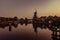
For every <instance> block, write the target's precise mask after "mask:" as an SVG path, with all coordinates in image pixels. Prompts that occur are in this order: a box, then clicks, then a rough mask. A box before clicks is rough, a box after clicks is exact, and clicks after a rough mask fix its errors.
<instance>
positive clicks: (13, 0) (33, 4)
mask: <svg viewBox="0 0 60 40" xmlns="http://www.w3.org/2000/svg"><path fill="white" fill-rule="evenodd" d="M35 9H36V10H37V13H38V14H37V15H38V17H40V16H49V15H52V16H54V15H57V16H60V0H0V16H3V17H14V16H17V17H18V18H25V17H27V18H32V17H33V15H34V11H35Z"/></svg>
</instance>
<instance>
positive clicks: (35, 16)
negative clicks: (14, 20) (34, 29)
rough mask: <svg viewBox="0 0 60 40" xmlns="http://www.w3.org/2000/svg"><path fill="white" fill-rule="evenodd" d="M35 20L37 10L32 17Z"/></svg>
mask: <svg viewBox="0 0 60 40" xmlns="http://www.w3.org/2000/svg"><path fill="white" fill-rule="evenodd" d="M35 18H37V10H35V12H34V16H33V19H35Z"/></svg>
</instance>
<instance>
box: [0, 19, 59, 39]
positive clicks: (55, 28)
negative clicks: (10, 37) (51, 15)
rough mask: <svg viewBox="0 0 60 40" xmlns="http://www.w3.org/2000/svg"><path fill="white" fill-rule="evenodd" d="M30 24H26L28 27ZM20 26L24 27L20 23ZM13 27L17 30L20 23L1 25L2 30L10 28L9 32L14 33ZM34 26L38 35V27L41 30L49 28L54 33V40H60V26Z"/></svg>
mask: <svg viewBox="0 0 60 40" xmlns="http://www.w3.org/2000/svg"><path fill="white" fill-rule="evenodd" d="M35 21H36V20H35ZM23 24H24V23H23ZM28 24H29V23H26V21H25V25H26V26H27V25H28ZM20 25H22V24H21V23H20ZM12 26H13V27H15V28H17V27H18V23H17V24H13V23H11V22H9V23H8V25H5V24H2V25H1V24H0V28H5V27H9V31H12ZM32 26H33V29H34V32H35V33H37V28H38V27H39V28H41V29H47V28H48V29H49V30H50V31H51V32H52V35H51V38H52V40H60V26H56V25H45V24H39V23H37V22H33V23H32Z"/></svg>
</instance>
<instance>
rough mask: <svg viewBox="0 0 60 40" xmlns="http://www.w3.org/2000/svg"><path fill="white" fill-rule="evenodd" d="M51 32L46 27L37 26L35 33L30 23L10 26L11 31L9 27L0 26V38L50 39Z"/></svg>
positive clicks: (13, 39)
mask: <svg viewBox="0 0 60 40" xmlns="http://www.w3.org/2000/svg"><path fill="white" fill-rule="evenodd" d="M51 34H52V32H51V31H50V30H49V29H48V28H46V29H41V28H39V27H38V28H37V33H36V32H34V28H33V26H32V24H28V25H27V26H25V24H23V25H20V24H19V25H18V27H17V28H15V27H13V26H12V31H9V27H5V28H0V40H52V38H51Z"/></svg>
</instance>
